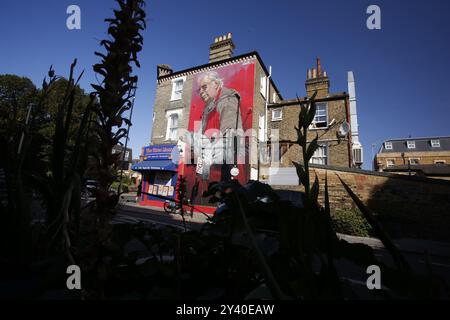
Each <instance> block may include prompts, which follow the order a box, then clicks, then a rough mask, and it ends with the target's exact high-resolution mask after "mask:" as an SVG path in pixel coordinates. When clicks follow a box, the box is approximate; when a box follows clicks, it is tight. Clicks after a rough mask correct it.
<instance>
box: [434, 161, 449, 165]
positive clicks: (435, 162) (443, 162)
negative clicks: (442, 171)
mask: <svg viewBox="0 0 450 320" xmlns="http://www.w3.org/2000/svg"><path fill="white" fill-rule="evenodd" d="M434 164H437V165H439V164H441V165H445V164H447V161H445V160H434Z"/></svg>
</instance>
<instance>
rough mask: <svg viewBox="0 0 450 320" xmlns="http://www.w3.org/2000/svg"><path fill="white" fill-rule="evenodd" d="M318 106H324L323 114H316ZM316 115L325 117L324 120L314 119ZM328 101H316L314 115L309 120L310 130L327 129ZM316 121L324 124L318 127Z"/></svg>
mask: <svg viewBox="0 0 450 320" xmlns="http://www.w3.org/2000/svg"><path fill="white" fill-rule="evenodd" d="M319 106H325V115H320V116H319V115H317V112H318V111H319ZM316 117H325V121H316ZM328 120H329V117H328V102H317V103H316V114H315V115H314V118H313V120H312V122H311V125H310V126H309V129H310V130H325V129H328ZM317 123H325V126H323V127H318V126H317Z"/></svg>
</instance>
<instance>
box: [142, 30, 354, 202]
mask: <svg viewBox="0 0 450 320" xmlns="http://www.w3.org/2000/svg"><path fill="white" fill-rule="evenodd" d="M234 48H235V46H234V43H233V40H232V37H231V34H230V33H229V34H227V35H224V36H220V37H217V38H215V39H214V43H212V44H211V45H210V50H209V62H208V63H207V64H204V65H200V66H196V67H193V68H189V69H185V70H181V71H173V70H172V69H171V67H170V66H169V65H167V64H160V65H158V66H157V88H156V95H155V101H154V107H153V129H152V136H151V140H150V145H149V146H146V147H144V148H143V149H142V154H141V160H142V161H141V162H139V163H137V164H135V165H133V170H136V171H139V172H141V173H142V177H143V186H142V190H143V191H144V192H148V193H150V194H152V195H155V196H151V195H146V196H142V198H141V204H144V205H146V204H148V205H161V200H160V198H158V196H164V197H169V198H170V197H176V185H177V181H178V180H179V176H181V175H183V176H184V177H186V180H187V190H188V197H189V198H190V200H191V202H192V203H194V204H197V205H207V204H208V202H207V199H205V198H202V197H201V194H202V193H203V191H205V190H206V188H207V185H208V183H209V182H211V181H215V180H226V179H230V178H234V179H237V180H239V181H240V182H241V183H245V182H247V181H248V180H250V179H252V180H261V181H265V182H268V183H271V182H273V181H275V180H277V179H276V178H274V177H275V176H277V175H279V173H277V172H276V171H274V170H273V169H274V168H272V165H271V164H268V165H264V164H262V163H261V161H260V158H259V157H258V153H264V152H262V151H267V150H269V149H272V148H271V147H270V146H271V145H272V142H273V141H268V140H270V139H268V138H267V137H270V136H271V132H272V131H273V130H274V129H279V131H280V138H281V139H282V140H283V139H284V140H286V141H288V140H295V139H296V137H295V130H294V127H295V125H296V123H295V120H296V119H298V112H299V108H300V106H301V105H302V103H303V102H304V101H305V100H306V97H305V98H302V99H300V102H299V101H297V99H295V100H284V99H283V97H282V95H281V93H280V91H279V90H278V88H277V86H276V85H275V83H274V81H273V79H272V77H271V68H269V69H268V68H267V67H266V66H265V65H264V63H263V61H262V59H261V57H260V56H259V54H258V53H257V52H256V51H254V52H250V53H246V54H242V55H239V56H235V57H233V50H234ZM214 90H215V91H214ZM315 90H317V91H318V94H317V102H318V111H317V114H316V118H315V121H314V125H315V128H312V130H311V137H313V135H314V136H315V134H316V133H317V134H319V136H321V138H320V145H321V149H320V151H318V152H317V154H315V156H314V160H313V161H314V162H316V163H326V164H332V165H336V166H345V167H351V166H354V165H355V163H354V161H353V156H352V144H351V143H352V132H351V131H350V124H349V122H350V121H351V112H350V102H351V101H353V103H355V99H353V100H352V99H351V98H350V97H349V95H348V94H346V93H334V94H333V93H330V92H329V79H328V77H327V75H326V72H325V71H323V72H322V69H321V66H320V62H319V61H318V65H317V68H314V69H312V70H309V71H308V77H307V80H306V93H307V95H308V96H309V95H311V94H312V93H313V92H314V91H315ZM353 120H355V121H354V122H355V125H354V127H355V128H357V122H356V107H355V115H354V117H353ZM352 125H353V123H352ZM266 128H268V129H269V130H267V129H266ZM238 129H242V131H243V132H245V136H246V138H245V139H244V138H243V139H242V140H239V141H240V142H239V143H237V144H239V145H240V146H244V147H243V149H242V150H244V151H243V152H240V151H239V152H235V151H236V150H238V147H236V146H235V145H233V148H231V149H226V148H224V151H223V153H220V152H216V151H217V149H214V150H213V151H212V153H213V155H212V156H210V158H202V157H197V154H196V152H195V148H196V146H195V145H196V142H193V141H197V140H198V139H197V140H195V134H196V133H201V136H202V137H204V136H206V138H207V142H208V143H211V141H216V140H215V139H217V136H214V132H215V131H214V130H216V131H218V132H219V136H220V138H222V137H223V139H224V141H225V142H224V144H225V145H226V144H227V143H228V142H229V141H234V143H235V144H236V141H237V140H233V139H234V137H235V136H233V130H238ZM211 132H213V133H211ZM230 132H231V133H230ZM339 132H340V133H341V134H339ZM353 132H354V133H357V130H353ZM186 133H188V134H187V135H186ZM229 133H230V135H228V134H229ZM202 139H204V138H202ZM208 139H209V140H208ZM219 140H220V139H219ZM353 140H357V135H356V138H355V139H353ZM197 147H198V146H197ZM199 148H200V149H201V150H204V149H205V148H204V144H203V142H202V143H200V147H199ZM239 150H240V149H239ZM258 151H259V152H258ZM279 151H280V152H281V154H282V158H281V166H282V167H284V168H285V169H288V170H292V169H293V168H292V164H291V162H290V161H291V160H297V161H298V160H299V150H298V149H297V148H296V147H295V146H292V145H289V144H288V143H287V142H284V143H282V144H280V150H279ZM202 154H203V153H202ZM230 154H231V155H232V156H231V160H230V159H229V158H228V157H229V155H230ZM217 158H220V159H223V161H224V162H223V165H217V163H216V162H214V161H211V159H217ZM238 158H239V159H238ZM324 159H325V160H324ZM240 160H244V161H240ZM357 165H359V163H358V164H357ZM277 166H278V165H277ZM294 172H295V171H294ZM294 175H295V176H296V174H295V173H294ZM271 176H272V177H271ZM278 182H280V181H278ZM281 182H283V181H281ZM284 182H286V181H284ZM287 182H289V181H287ZM275 183H276V181H275ZM291 183H294V184H298V180H296V181H295V182H292V181H291Z"/></svg>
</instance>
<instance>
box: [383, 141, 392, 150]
mask: <svg viewBox="0 0 450 320" xmlns="http://www.w3.org/2000/svg"><path fill="white" fill-rule="evenodd" d="M388 146H389V148H388ZM384 149H385V150H392V149H393V146H392V142H385V143H384Z"/></svg>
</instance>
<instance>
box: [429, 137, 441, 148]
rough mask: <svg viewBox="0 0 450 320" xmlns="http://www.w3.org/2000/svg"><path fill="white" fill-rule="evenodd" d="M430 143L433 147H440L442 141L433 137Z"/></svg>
mask: <svg viewBox="0 0 450 320" xmlns="http://www.w3.org/2000/svg"><path fill="white" fill-rule="evenodd" d="M433 142H434V143H433ZM430 144H431V147H432V148H440V147H441V141H440V140H439V139H431V140H430Z"/></svg>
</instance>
